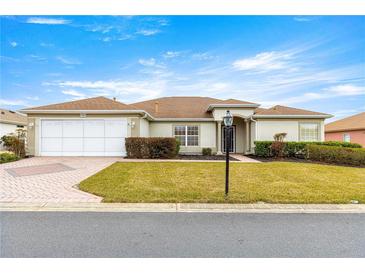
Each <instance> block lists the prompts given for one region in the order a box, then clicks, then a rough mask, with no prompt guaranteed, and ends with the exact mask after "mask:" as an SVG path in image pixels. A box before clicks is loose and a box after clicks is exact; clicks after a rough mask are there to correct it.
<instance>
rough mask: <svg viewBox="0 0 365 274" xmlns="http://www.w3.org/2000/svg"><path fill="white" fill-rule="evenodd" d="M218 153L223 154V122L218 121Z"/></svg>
mask: <svg viewBox="0 0 365 274" xmlns="http://www.w3.org/2000/svg"><path fill="white" fill-rule="evenodd" d="M217 127H218V128H217V134H218V136H217V155H222V154H223V153H222V149H221V147H222V122H221V121H217Z"/></svg>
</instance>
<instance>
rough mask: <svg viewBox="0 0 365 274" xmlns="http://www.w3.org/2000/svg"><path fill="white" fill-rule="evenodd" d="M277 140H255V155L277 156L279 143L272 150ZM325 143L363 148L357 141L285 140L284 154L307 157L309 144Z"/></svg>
mask: <svg viewBox="0 0 365 274" xmlns="http://www.w3.org/2000/svg"><path fill="white" fill-rule="evenodd" d="M274 142H275V141H256V142H255V155H256V156H259V157H273V156H275V157H277V155H275V153H276V150H277V149H278V147H277V145H276V146H275V147H274V151H273V150H272V149H273V147H272V145H273V143H274ZM310 144H314V145H323V146H331V147H349V148H361V145H359V144H355V143H346V142H335V141H327V142H284V148H283V156H284V157H295V158H305V156H306V155H307V145H310Z"/></svg>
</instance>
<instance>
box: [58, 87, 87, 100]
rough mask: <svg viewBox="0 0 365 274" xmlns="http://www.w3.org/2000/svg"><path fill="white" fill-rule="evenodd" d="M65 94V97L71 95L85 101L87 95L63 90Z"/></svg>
mask: <svg viewBox="0 0 365 274" xmlns="http://www.w3.org/2000/svg"><path fill="white" fill-rule="evenodd" d="M62 93H63V94H65V95H71V96H73V97H75V99H84V98H86V95H85V94H84V93H81V92H78V91H76V90H73V89H71V90H63V91H62Z"/></svg>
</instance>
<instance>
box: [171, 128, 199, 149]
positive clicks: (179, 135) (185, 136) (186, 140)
mask: <svg viewBox="0 0 365 274" xmlns="http://www.w3.org/2000/svg"><path fill="white" fill-rule="evenodd" d="M174 135H175V137H176V139H178V140H179V141H180V145H181V146H199V127H198V126H175V128H174Z"/></svg>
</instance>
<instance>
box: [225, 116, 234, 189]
mask: <svg viewBox="0 0 365 274" xmlns="http://www.w3.org/2000/svg"><path fill="white" fill-rule="evenodd" d="M223 123H224V133H225V134H224V135H225V145H226V147H225V151H226V187H225V195H226V196H227V195H228V192H229V150H230V149H231V138H230V137H231V134H232V124H233V116H232V114H231V112H230V111H229V110H227V112H226V116H224V117H223Z"/></svg>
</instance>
